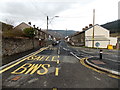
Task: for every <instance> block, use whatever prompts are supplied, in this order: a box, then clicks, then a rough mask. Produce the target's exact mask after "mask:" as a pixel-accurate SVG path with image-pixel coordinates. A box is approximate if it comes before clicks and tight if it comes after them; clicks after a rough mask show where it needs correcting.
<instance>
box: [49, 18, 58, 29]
mask: <svg viewBox="0 0 120 90" xmlns="http://www.w3.org/2000/svg"><path fill="white" fill-rule="evenodd" d="M55 17H59V16H54V17H53V18H50V19H51V20H53V19H54V18H55ZM48 21H49V17H48V16H47V31H48V24H49V23H48Z"/></svg>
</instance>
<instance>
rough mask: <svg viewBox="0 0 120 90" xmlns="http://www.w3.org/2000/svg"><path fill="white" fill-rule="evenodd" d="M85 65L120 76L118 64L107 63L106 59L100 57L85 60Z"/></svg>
mask: <svg viewBox="0 0 120 90" xmlns="http://www.w3.org/2000/svg"><path fill="white" fill-rule="evenodd" d="M85 63H86V64H87V65H89V66H91V67H94V68H96V69H98V70H101V71H104V72H107V73H110V74H114V75H116V76H120V68H119V67H120V64H119V63H117V62H112V61H109V62H108V61H107V60H105V59H104V58H103V59H100V58H99V57H91V58H88V59H86V60H85Z"/></svg>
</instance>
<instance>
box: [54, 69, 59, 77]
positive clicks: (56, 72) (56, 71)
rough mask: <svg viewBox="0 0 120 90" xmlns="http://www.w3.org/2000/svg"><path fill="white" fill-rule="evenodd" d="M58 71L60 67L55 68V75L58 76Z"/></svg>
mask: <svg viewBox="0 0 120 90" xmlns="http://www.w3.org/2000/svg"><path fill="white" fill-rule="evenodd" d="M58 71H59V68H56V69H55V76H58Z"/></svg>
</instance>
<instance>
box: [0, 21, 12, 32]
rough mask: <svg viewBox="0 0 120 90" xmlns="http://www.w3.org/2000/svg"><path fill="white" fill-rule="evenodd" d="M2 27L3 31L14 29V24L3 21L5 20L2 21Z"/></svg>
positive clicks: (0, 23) (0, 25) (0, 24)
mask: <svg viewBox="0 0 120 90" xmlns="http://www.w3.org/2000/svg"><path fill="white" fill-rule="evenodd" d="M0 27H2V28H0V29H2V30H1V31H7V30H12V29H13V26H12V25H10V24H6V23H3V22H0Z"/></svg>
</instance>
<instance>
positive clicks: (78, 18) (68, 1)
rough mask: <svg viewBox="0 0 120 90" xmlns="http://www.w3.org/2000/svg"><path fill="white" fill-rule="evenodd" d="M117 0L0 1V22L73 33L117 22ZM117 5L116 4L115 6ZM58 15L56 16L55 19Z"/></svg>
mask: <svg viewBox="0 0 120 90" xmlns="http://www.w3.org/2000/svg"><path fill="white" fill-rule="evenodd" d="M118 2H119V0H0V21H2V22H5V23H8V24H12V25H14V26H16V25H18V24H20V23H21V22H25V23H28V22H31V24H32V25H36V27H39V28H42V29H46V28H47V24H46V23H47V16H48V17H49V25H48V28H49V29H53V30H66V29H67V30H75V31H81V30H82V28H84V27H85V26H88V25H89V24H92V23H93V9H95V24H99V25H101V24H105V23H108V22H111V21H115V20H117V19H118ZM119 5H120V4H119ZM55 16H59V17H55Z"/></svg>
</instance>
